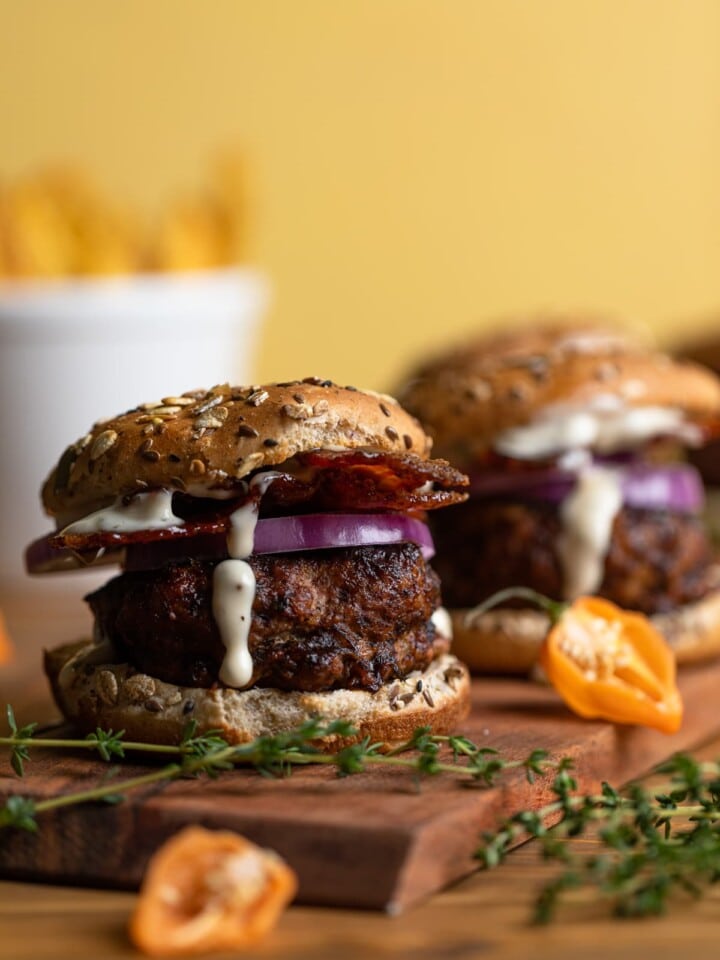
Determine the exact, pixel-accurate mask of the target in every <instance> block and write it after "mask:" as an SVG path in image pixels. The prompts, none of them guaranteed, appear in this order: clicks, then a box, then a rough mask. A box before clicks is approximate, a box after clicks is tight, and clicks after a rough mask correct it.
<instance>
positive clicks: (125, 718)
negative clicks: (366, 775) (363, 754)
mask: <svg viewBox="0 0 720 960" xmlns="http://www.w3.org/2000/svg"><path fill="white" fill-rule="evenodd" d="M45 670H46V672H47V674H48V677H49V679H50V684H51V686H52V690H53V693H54V695H55V700H56V701H57V704H58V706H59V707H60V709H61V711H62V712H63V714H64V715H65V716H66V717H67V719H68V720H71V721H72V722H73V723H74V724H75V725H76V726H78V727H79V728H80V729H81V730H83V731H87V732H91V731H93V730H95V729H97V727H98V726H100V727H103V728H105V729H112V730H124V731H125V735H126V737H127V738H128V739H129V740H135V741H139V742H150V743H179V742H180V740H181V738H182V734H183V730H184V729H185V727H186V725H187V723H188V721H189V720H191V719H193V720H195V721H196V723H197V725H198V728H197V731H198V733H204V732H207V731H209V730H219V731H220V733H221V734H222V736H223V737H224V738H225V739H226V740H227V741H228V742H229V743H247V742H248V741H250V740H253V739H254V738H255V737H259V736H264V735H273V734H277V733H280V732H282V731H286V730H292V729H295V728H296V727H297V726H299V725H300V724H302V723H303V722H305V721H306V720H309V719H310V718H312V717H322V718H323V720H324V721H326V722H329V721H331V720H346V721H348V722H349V723H351V724H352V725H353V726H354V727H356V728H357V730H358V734H357V736H355V737H350V738H348V737H338V736H335V737H331V738H327V739H326V740H324V741H321V742H320V743H319V744H318V746H320V747H321V748H323V749H327V750H337V749H340V748H342V747H345V746H348V745H349V744H350V743H355V742H357V741H358V740H361V739H363V738H364V737H370V738H371V739H372V740H374V741H383V742H387V743H390V744H392V743H398V742H402V741H403V740H406V739H408V738H409V737H410V736H411V735H412V733H413V731H414V730H415V729H416V728H417V727H419V726H425V725H428V726H430V727H432V729H433V731H434V732H435V733H439V734H444V733H451V732H452V731H453V730H455V729H456V728H457V726H458V724H459V723H460V722H461V721H462V720H463V719H464V718H465V717H466V716H467V714H468V712H469V709H470V679H469V676H468V672H467V670H466V668H465V667H464V666H463V664H461V663H460V661H459V660H457V659H456V658H455V657H454V656H451V655H449V654H445V655H443V656H441V657H438V658H437V659H436V660H434V661H433V662H432V663H431V664H430V665H429V666H428V667H427V668H426V669H425V670H422V671H420V670H417V671H415V672H413V673H411V674H409V675H408V676H407V677H406V678H405V679H404V680H398V681H395V682H393V683H389V684H386V685H385V686H383V687H381V688H380V690H378V691H377V693H369V692H367V691H365V690H332V691H329V692H327V693H303V692H300V691H297V692H284V691H281V690H274V689H270V688H263V687H251V688H250V689H249V690H234V689H231V688H227V687H223V688H220V687H218V688H215V689H211V690H208V689H204V688H188V687H182V688H181V687H178V686H175V685H174V684H169V683H164V682H162V681H161V680H156V679H154V678H153V677H150V676H148V675H147V674H142V673H137V672H136V671H134V670H133V669H132V668H131V667H130V666H128V664H127V663H113V662H103V654H102V648H100V647H97V646H94V645H93V644H92V643H91V642H90V641H81V642H80V643H72V644H66V645H65V646H62V647H57V648H55V649H54V650H51V651H47V652H46V653H45Z"/></svg>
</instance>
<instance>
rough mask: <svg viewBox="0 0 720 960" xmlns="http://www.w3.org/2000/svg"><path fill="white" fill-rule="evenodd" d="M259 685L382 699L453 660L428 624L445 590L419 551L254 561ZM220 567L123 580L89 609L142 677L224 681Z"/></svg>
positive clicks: (180, 567) (356, 550)
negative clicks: (417, 674)
mask: <svg viewBox="0 0 720 960" xmlns="http://www.w3.org/2000/svg"><path fill="white" fill-rule="evenodd" d="M248 563H249V564H250V566H251V567H252V569H253V572H254V574H255V578H256V581H257V588H256V593H255V600H254V603H253V620H252V626H251V629H250V636H249V648H250V652H251V654H252V658H253V664H254V673H253V681H252V682H253V683H254V684H258V685H260V686H266V687H276V688H278V689H281V690H306V691H320V690H333V689H337V688H349V689H362V690H371V691H374V690H377V689H378V688H379V687H380V686H381V685H382V684H383V683H386V682H388V681H390V680H392V679H394V678H396V677H403V676H406V675H407V674H408V673H410V672H411V671H412V670H416V669H423V668H424V667H426V666H427V665H428V664H429V663H430V662H431V661H432V660H433V659H434V658H435V657H436V656H438V655H439V654H440V653H443V652H445V651H446V650H447V647H448V641H447V640H446V639H444V638H441V637H439V636H437V635H436V632H435V628H434V626H433V625H432V623H431V622H430V617H431V616H432V613H433V611H434V610H435V609H436V607H437V606H438V604H439V603H440V590H439V581H438V578H437V576H436V574H435V573H434V571H433V570H432V569H430V568H429V567H428V566H427V565H426V563H425V560H424V559H423V556H422V553H421V551H420V549H419V548H418V547H417V546H416V545H415V544H411V543H402V544H393V545H390V546H375V547H353V548H344V549H333V550H321V551H313V552H308V553H293V554H277V555H265V556H253V557H251V558H250V559H249V560H248ZM214 567H215V562H213V561H200V560H188V561H183V562H176V563H168V564H166V565H165V566H163V567H161V568H159V569H157V570H146V571H140V572H133V573H124V574H122V575H120V576H119V577H115V578H114V579H113V580H111V581H110V582H109V583H107V584H106V585H105V586H104V587H102V588H101V589H100V590H97V591H96V592H95V593H92V594H90V596H89V597H87V598H86V599H87V601H88V603H89V605H90V607H91V609H92V611H93V613H94V615H95V618H96V622H97V626H98V628H99V630H100V632H101V633H102V634H103V635H104V636H106V637H108V638H109V639H110V640H111V641H112V642H113V643H114V645H115V647H116V648H117V651H118V653H119V654H120V656H121V657H123V658H124V659H125V658H126V659H127V661H128V662H129V663H131V664H132V665H133V666H134V667H136V668H137V669H138V670H141V671H143V672H145V673H148V674H151V675H152V676H154V677H158V678H159V679H161V680H165V681H166V682H168V683H176V684H178V685H180V686H200V687H210V686H212V685H213V684H215V683H217V682H218V672H219V670H220V666H221V664H222V660H223V657H224V654H225V647H224V646H223V643H222V640H221V639H220V634H219V632H218V629H217V626H216V624H215V619H214V617H213V615H212V609H211V598H212V578H213V570H214Z"/></svg>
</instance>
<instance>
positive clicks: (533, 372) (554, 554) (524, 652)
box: [399, 319, 720, 673]
mask: <svg viewBox="0 0 720 960" xmlns="http://www.w3.org/2000/svg"><path fill="white" fill-rule="evenodd" d="M399 396H400V398H401V402H402V403H403V405H404V406H405V407H406V408H407V409H408V410H409V411H410V412H411V413H413V414H414V415H415V416H417V417H418V418H419V419H420V420H421V422H422V423H423V425H424V427H425V428H426V430H427V431H428V433H429V434H430V436H431V437H433V440H434V450H435V452H436V453H437V454H439V455H440V456H442V457H446V458H447V459H448V460H450V461H451V462H453V463H454V464H456V465H457V466H458V467H460V469H462V470H464V471H465V472H467V473H468V474H469V475H470V498H469V500H468V501H467V502H466V503H463V504H460V505H457V506H454V507H453V508H452V509H451V510H448V511H447V512H446V513H445V514H444V516H443V519H442V522H440V521H437V522H435V521H431V526H432V528H433V533H434V537H435V542H436V546H437V557H436V561H435V563H436V566H437V569H438V572H439V573H440V576H441V578H442V581H443V590H444V596H445V600H446V603H447V605H448V606H449V607H450V608H451V612H452V614H453V624H454V631H455V644H454V647H453V649H454V650H455V652H456V653H458V655H459V656H461V657H462V658H463V659H464V660H465V662H467V663H468V664H469V665H470V666H471V667H473V668H474V669H476V670H478V671H482V672H501V673H524V672H527V671H528V669H529V668H530V667H531V666H532V664H533V663H534V660H535V657H536V655H537V651H538V649H539V646H540V643H541V641H542V637H543V635H544V632H545V628H546V626H547V623H546V621H545V619H544V617H543V616H542V615H540V614H537V613H535V612H531V611H530V610H529V609H528V608H526V607H523V605H522V604H521V603H517V604H513V605H508V606H505V607H502V608H500V609H498V610H494V611H490V612H488V613H483V614H479V613H478V612H477V607H478V606H479V605H480V604H481V603H482V602H483V601H484V600H486V599H487V598H488V597H489V596H491V595H492V594H493V593H495V592H497V591H498V590H501V589H505V588H507V587H512V586H524V587H530V588H533V589H535V590H537V591H538V592H540V593H543V594H545V595H546V596H548V597H551V598H553V599H556V600H568V601H570V600H573V599H575V598H576V597H577V596H579V595H583V594H597V595H599V596H602V597H605V598H607V599H609V600H612V601H614V602H615V603H617V604H618V605H619V606H621V607H624V608H628V609H634V610H640V611H642V612H643V613H645V614H647V615H648V616H650V617H651V618H652V619H653V620H654V621H655V622H656V625H658V626H659V628H660V629H661V631H662V632H664V634H665V636H666V637H667V639H668V641H669V642H670V643H671V644H672V645H673V646H674V648H675V650H676V653H677V657H678V660H679V661H681V662H686V661H690V660H694V659H700V658H704V657H708V656H714V655H717V654H718V653H720V602H719V601H718V592H717V591H718V585H719V580H718V571H717V569H716V568H715V565H714V562H713V561H714V558H713V554H712V550H711V548H710V544H709V542H708V538H707V536H706V533H705V530H704V528H703V524H702V521H701V519H700V516H699V514H700V510H701V507H702V500H703V490H702V483H701V481H700V478H699V476H698V474H697V472H696V471H695V470H693V468H692V467H690V466H689V465H688V464H686V463H685V462H683V460H684V457H683V454H684V450H685V449H686V448H688V447H697V446H699V445H701V444H703V443H704V442H705V441H706V440H707V439H708V438H709V437H710V436H712V435H713V434H714V433H716V432H717V429H718V422H719V416H720V381H719V380H718V379H717V377H716V376H715V375H714V374H713V373H711V372H710V371H708V370H706V369H704V368H703V367H701V366H699V365H697V364H693V363H687V362H681V361H678V360H673V359H672V358H670V357H669V356H667V355H665V354H663V353H661V352H659V351H657V350H656V349H653V348H651V347H650V346H648V344H647V343H646V342H644V341H642V340H640V339H638V338H637V337H636V336H635V335H633V334H631V333H629V332H625V331H624V330H622V329H619V328H615V327H612V326H608V325H604V324H599V323H597V322H596V321H576V322H566V323H559V322H556V321H554V320H550V321H544V320H542V319H540V320H537V321H535V322H533V321H532V320H530V321H528V323H527V325H526V326H524V327H518V328H517V329H511V330H509V331H506V332H503V333H501V334H495V335H489V336H486V337H477V338H475V339H473V340H471V341H469V342H466V343H464V344H460V345H458V346H457V347H455V348H453V349H451V350H450V351H448V352H446V353H442V354H439V355H436V356H433V357H432V358H431V359H430V360H428V361H427V362H426V363H424V364H421V365H420V366H419V367H418V368H417V369H416V370H415V371H414V372H413V373H412V374H411V376H410V378H409V380H408V382H407V384H406V386H405V387H404V388H402V389H401V390H400V391H399Z"/></svg>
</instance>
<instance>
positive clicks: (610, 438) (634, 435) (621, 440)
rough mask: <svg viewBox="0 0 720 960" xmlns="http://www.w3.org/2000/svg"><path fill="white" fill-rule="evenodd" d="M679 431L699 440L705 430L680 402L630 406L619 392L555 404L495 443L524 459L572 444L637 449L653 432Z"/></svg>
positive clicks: (601, 450) (690, 439) (547, 454)
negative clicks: (588, 401)
mask: <svg viewBox="0 0 720 960" xmlns="http://www.w3.org/2000/svg"><path fill="white" fill-rule="evenodd" d="M659 436H670V437H678V438H680V439H682V440H683V441H684V442H686V443H689V444H690V445H693V444H695V443H697V442H699V440H700V436H699V432H698V431H697V429H696V428H694V427H693V425H692V424H689V423H687V421H686V420H685V417H684V415H683V412H682V411H681V410H677V409H675V408H674V407H652V406H647V407H626V406H625V405H624V404H623V403H622V401H620V400H619V399H618V398H617V397H612V396H606V397H598V398H596V401H595V404H594V407H593V408H591V409H586V408H583V409H582V410H580V409H577V408H574V407H568V406H561V405H558V406H555V407H553V408H548V409H547V410H546V411H544V412H543V413H542V415H541V416H540V417H538V419H537V420H534V421H533V422H532V423H528V424H526V425H525V426H522V427H512V428H511V429H509V430H505V431H503V432H502V433H501V434H500V435H499V436H498V438H497V440H496V442H495V449H496V450H497V451H498V452H499V453H501V454H503V455H504V456H506V457H515V458H517V459H518V460H541V459H544V458H545V457H551V456H554V455H556V454H558V453H562V452H564V451H566V450H576V449H578V448H583V447H585V448H592V449H593V450H595V451H596V452H597V453H605V454H608V453H617V452H618V451H620V450H623V451H624V450H631V449H633V448H634V447H638V446H640V445H642V444H643V443H645V442H646V441H647V440H650V439H651V438H652V437H659Z"/></svg>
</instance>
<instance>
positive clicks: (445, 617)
mask: <svg viewBox="0 0 720 960" xmlns="http://www.w3.org/2000/svg"><path fill="white" fill-rule="evenodd" d="M430 621H431V623H432V624H433V626H434V627H435V632H436V633H437V635H438V636H439V637H445V638H446V639H447V640H452V638H453V628H452V620H451V619H450V614H449V613H448V612H447V610H446V609H445V607H438V608H437V610H435V612H434V613H433V615H432V616H431V617H430Z"/></svg>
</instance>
